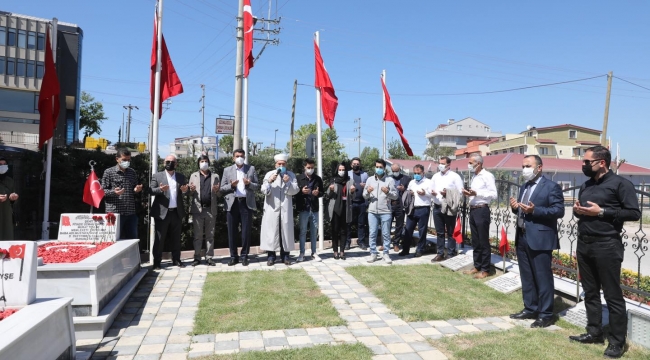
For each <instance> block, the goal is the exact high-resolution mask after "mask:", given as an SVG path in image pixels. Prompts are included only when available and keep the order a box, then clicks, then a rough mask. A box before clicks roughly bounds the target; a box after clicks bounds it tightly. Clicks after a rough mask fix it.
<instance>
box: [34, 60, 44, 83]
mask: <svg viewBox="0 0 650 360" xmlns="http://www.w3.org/2000/svg"><path fill="white" fill-rule="evenodd" d="M44 72H45V65H43V62H42V61H37V62H36V78H37V79H42V78H43V73H44Z"/></svg>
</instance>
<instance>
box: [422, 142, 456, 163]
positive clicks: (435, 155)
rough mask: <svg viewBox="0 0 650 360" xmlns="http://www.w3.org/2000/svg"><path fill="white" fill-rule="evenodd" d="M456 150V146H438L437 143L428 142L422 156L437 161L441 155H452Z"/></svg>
mask: <svg viewBox="0 0 650 360" xmlns="http://www.w3.org/2000/svg"><path fill="white" fill-rule="evenodd" d="M455 151H456V148H453V147H449V146H440V145H438V144H429V147H427V149H426V150H424V154H423V155H424V157H425V158H430V159H433V160H435V161H438V159H440V158H441V157H443V156H451V155H454V152H455Z"/></svg>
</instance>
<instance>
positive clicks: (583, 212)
mask: <svg viewBox="0 0 650 360" xmlns="http://www.w3.org/2000/svg"><path fill="white" fill-rule="evenodd" d="M611 160H612V155H611V153H610V152H609V150H608V149H607V148H605V147H603V146H594V147H590V148H588V149H587V150H586V152H585V155H584V157H583V165H582V172H583V173H584V174H585V176H587V177H588V178H589V180H587V181H586V182H585V183H584V184H582V186H581V187H580V193H579V194H578V200H577V201H576V202H575V204H574V205H573V214H574V215H575V216H576V217H577V218H578V246H577V249H576V255H577V258H578V267H579V269H580V277H581V282H582V287H583V289H584V291H585V308H586V309H587V327H586V330H587V333H586V334H582V335H578V336H570V337H569V338H570V339H571V340H572V341H577V342H580V343H583V344H592V343H600V344H602V343H604V338H603V329H602V308H601V302H600V289H601V288H602V289H603V293H604V295H605V301H606V302H607V308H608V310H609V336H608V341H609V345H608V346H607V349H606V350H605V353H604V355H605V357H608V358H619V357H621V356H622V355H623V353H624V351H625V338H626V336H627V315H626V308H625V300H624V299H623V293H622V291H621V263H622V262H623V253H624V246H623V242H622V240H621V231H622V230H623V223H624V222H626V221H637V220H639V218H640V217H641V212H640V211H639V203H638V200H637V196H636V192H635V189H634V185H632V183H631V182H630V181H629V180H627V179H625V178H623V177H622V176H618V175H616V174H614V173H613V172H612V171H611V170H610V169H609V165H610V162H611Z"/></svg>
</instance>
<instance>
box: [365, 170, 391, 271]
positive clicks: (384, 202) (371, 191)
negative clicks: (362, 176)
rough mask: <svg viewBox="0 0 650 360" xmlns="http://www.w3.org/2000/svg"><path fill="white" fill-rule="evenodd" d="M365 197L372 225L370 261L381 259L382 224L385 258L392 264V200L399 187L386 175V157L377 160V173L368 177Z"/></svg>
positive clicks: (369, 223)
mask: <svg viewBox="0 0 650 360" xmlns="http://www.w3.org/2000/svg"><path fill="white" fill-rule="evenodd" d="M363 197H364V198H365V199H367V200H368V225H369V227H370V260H368V262H369V263H373V262H375V261H377V260H379V253H378V252H377V228H378V227H379V226H381V237H382V238H383V244H384V255H383V260H384V262H385V263H387V264H392V260H391V259H390V256H389V255H388V251H389V250H390V225H391V224H390V220H391V217H392V215H391V203H390V202H391V200H395V199H397V189H395V180H393V178H392V177H389V176H386V161H385V160H384V159H377V160H375V175H374V176H372V177H370V178H368V182H367V183H366V186H365V188H364V190H363Z"/></svg>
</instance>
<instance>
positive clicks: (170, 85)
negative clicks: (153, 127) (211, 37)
mask: <svg viewBox="0 0 650 360" xmlns="http://www.w3.org/2000/svg"><path fill="white" fill-rule="evenodd" d="M157 28H158V16H157V15H156V16H155V18H154V22H153V45H152V48H151V112H152V113H153V107H154V104H153V103H154V98H155V94H156V91H155V87H156V60H157V58H158V57H157V50H158V36H157V35H158V32H157ZM161 53H162V54H161V56H160V63H161V69H160V104H158V109H159V110H160V111H159V112H158V114H159V115H158V118H159V119H160V118H161V117H162V103H163V102H165V100H167V99H169V98H170V97H172V96H176V95H178V94H182V93H183V84H181V79H180V78H179V77H178V74H176V69H174V64H172V59H171V58H170V57H169V51H167V44H166V43H165V37H164V36H163V37H162V49H161Z"/></svg>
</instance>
